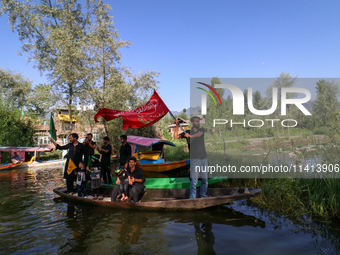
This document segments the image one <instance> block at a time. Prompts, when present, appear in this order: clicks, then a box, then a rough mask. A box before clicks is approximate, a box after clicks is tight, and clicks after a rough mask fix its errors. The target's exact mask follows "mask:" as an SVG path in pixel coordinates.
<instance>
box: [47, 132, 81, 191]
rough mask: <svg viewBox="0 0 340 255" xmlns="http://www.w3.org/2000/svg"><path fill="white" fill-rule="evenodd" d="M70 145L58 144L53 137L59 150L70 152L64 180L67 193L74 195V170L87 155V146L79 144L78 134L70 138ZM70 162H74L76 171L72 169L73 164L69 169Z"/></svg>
mask: <svg viewBox="0 0 340 255" xmlns="http://www.w3.org/2000/svg"><path fill="white" fill-rule="evenodd" d="M68 139H69V141H70V143H69V144H66V145H64V146H60V145H59V144H57V143H56V142H55V141H54V139H53V138H52V137H51V138H50V141H51V142H52V143H53V144H54V145H55V147H56V149H57V150H68V154H67V155H68V156H67V160H66V164H65V170H64V179H66V185H67V192H68V193H73V182H74V181H75V174H74V170H75V169H76V168H77V166H78V165H79V162H80V161H82V159H83V155H84V153H85V145H84V144H82V143H79V142H78V134H76V133H72V134H70V136H69V137H68ZM70 161H72V162H73V166H75V167H74V169H72V163H71V165H70V168H69V164H70Z"/></svg>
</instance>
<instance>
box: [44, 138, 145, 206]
mask: <svg viewBox="0 0 340 255" xmlns="http://www.w3.org/2000/svg"><path fill="white" fill-rule="evenodd" d="M92 137H93V136H92V134H91V133H89V134H87V137H86V139H85V141H84V143H80V142H79V141H78V138H79V137H78V134H76V133H72V134H70V135H69V137H68V139H69V143H68V144H66V145H64V146H61V145H59V144H57V143H56V141H54V139H53V138H50V140H51V142H52V143H53V144H54V145H55V147H56V149H57V150H68V155H67V160H66V164H65V170H64V179H66V186H67V192H68V193H69V194H73V188H74V187H73V185H74V182H75V181H76V184H77V191H78V196H80V197H82V196H83V197H87V191H86V183H88V182H94V181H95V180H96V179H99V180H100V185H97V186H96V187H95V188H93V192H94V199H98V198H99V200H102V199H103V193H104V192H103V188H102V186H101V182H102V183H104V184H109V185H112V177H111V166H110V164H111V154H112V146H111V145H110V144H109V141H110V139H109V137H108V136H105V137H104V138H103V140H102V143H103V146H102V147H99V146H98V145H97V144H96V143H95V142H94V141H93V140H92ZM120 140H121V143H122V145H121V148H120V159H119V170H123V171H124V172H125V173H126V175H127V176H129V177H128V187H126V186H124V185H122V187H125V189H123V194H124V195H123V198H122V200H123V201H124V200H127V197H128V196H129V195H130V196H131V198H132V200H133V201H134V202H138V200H139V198H140V195H141V194H142V193H143V191H144V184H143V183H144V182H145V177H144V174H143V170H142V169H141V168H139V167H136V163H137V160H136V158H135V157H131V147H130V145H129V144H128V143H127V136H126V135H122V136H121V137H120ZM95 149H97V150H98V152H99V153H101V154H102V156H101V161H100V162H99V157H100V156H99V155H95V154H94V153H95ZM83 157H84V159H83ZM90 161H91V162H90ZM89 163H90V164H91V165H92V168H91V169H90V168H89V166H88V165H89ZM98 169H100V171H98ZM97 172H98V174H97ZM121 179H122V178H117V181H116V184H118V185H120V182H121ZM124 184H125V183H124ZM112 194H117V195H116V197H117V196H118V195H119V194H121V191H120V187H119V186H116V187H114V190H113V193H112ZM112 197H113V196H112ZM116 197H114V199H113V200H114V201H116Z"/></svg>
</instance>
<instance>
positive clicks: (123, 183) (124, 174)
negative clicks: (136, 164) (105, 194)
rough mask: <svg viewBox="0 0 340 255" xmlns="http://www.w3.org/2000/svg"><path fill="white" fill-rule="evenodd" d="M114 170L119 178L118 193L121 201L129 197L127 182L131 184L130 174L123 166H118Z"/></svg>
mask: <svg viewBox="0 0 340 255" xmlns="http://www.w3.org/2000/svg"><path fill="white" fill-rule="evenodd" d="M115 172H116V174H117V176H118V178H119V180H120V184H119V188H120V193H121V194H122V199H121V201H125V200H127V199H128V197H129V184H131V185H132V182H131V178H130V174H129V172H128V171H127V170H126V168H124V166H122V167H120V169H117V170H116V171H115Z"/></svg>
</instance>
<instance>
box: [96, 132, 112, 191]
mask: <svg viewBox="0 0 340 255" xmlns="http://www.w3.org/2000/svg"><path fill="white" fill-rule="evenodd" d="M109 141H110V138H109V137H108V136H105V137H104V138H103V144H104V145H103V146H102V147H101V148H100V147H99V146H98V145H97V149H98V151H99V153H100V154H102V160H101V163H102V164H101V165H102V167H101V173H102V176H103V182H104V183H108V184H110V185H112V178H111V167H110V163H111V154H112V146H111V144H109Z"/></svg>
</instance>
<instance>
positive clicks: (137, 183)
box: [111, 157, 145, 203]
mask: <svg viewBox="0 0 340 255" xmlns="http://www.w3.org/2000/svg"><path fill="white" fill-rule="evenodd" d="M136 163H137V159H136V158H135V157H131V158H130V159H129V166H128V168H127V171H128V173H129V174H130V179H131V182H130V186H129V195H130V197H131V198H132V201H133V202H135V203H137V202H138V201H139V200H140V197H141V195H142V194H143V193H144V182H145V177H144V173H143V170H142V169H141V168H139V167H138V166H136ZM116 184H120V180H119V178H117V181H116ZM120 194H121V193H120V187H119V186H115V187H114V188H113V191H112V196H111V202H116V200H117V196H118V195H120Z"/></svg>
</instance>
